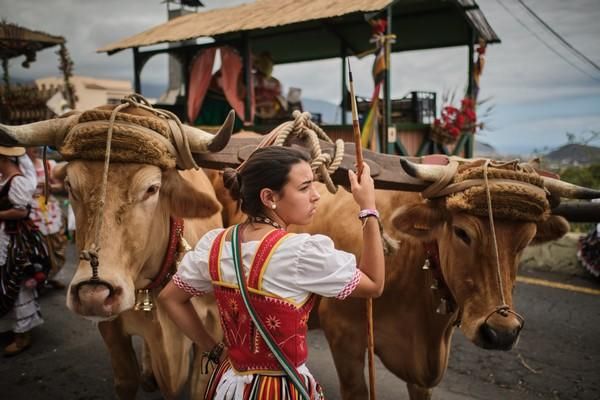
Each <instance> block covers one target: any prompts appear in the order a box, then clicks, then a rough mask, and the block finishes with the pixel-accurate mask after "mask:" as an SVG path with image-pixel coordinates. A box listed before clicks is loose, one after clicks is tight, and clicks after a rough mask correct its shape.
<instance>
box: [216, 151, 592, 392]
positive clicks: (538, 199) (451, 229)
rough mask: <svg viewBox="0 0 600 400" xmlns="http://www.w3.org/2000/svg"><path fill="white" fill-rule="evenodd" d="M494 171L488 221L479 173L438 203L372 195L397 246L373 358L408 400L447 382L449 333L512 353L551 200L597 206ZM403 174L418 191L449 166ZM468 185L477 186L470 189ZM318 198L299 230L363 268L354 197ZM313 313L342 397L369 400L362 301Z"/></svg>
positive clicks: (323, 305) (566, 187)
mask: <svg viewBox="0 0 600 400" xmlns="http://www.w3.org/2000/svg"><path fill="white" fill-rule="evenodd" d="M497 167H498V168H490V171H491V172H490V174H491V175H490V179H491V178H492V177H493V175H494V174H496V178H499V180H490V181H489V182H488V184H489V185H491V186H490V187H491V197H492V200H493V201H494V203H493V206H492V211H493V215H492V216H493V220H490V218H489V215H488V211H487V196H486V195H485V183H484V180H483V176H482V173H483V168H484V167H483V164H482V163H481V162H476V163H475V164H474V165H471V166H470V167H469V166H468V165H467V166H462V167H460V168H461V174H462V175H461V176H462V177H463V178H461V179H462V180H468V181H470V182H471V186H469V187H467V189H466V190H465V191H462V192H459V193H458V195H457V194H456V193H455V194H454V195H453V194H444V193H441V195H439V196H434V198H432V199H429V200H424V199H423V197H422V196H421V195H420V194H419V193H409V192H401V191H393V190H379V191H377V208H378V209H379V211H380V213H381V222H382V227H383V231H384V232H385V233H386V235H387V236H388V238H389V239H391V242H395V245H393V246H390V249H389V251H388V252H387V255H386V260H385V261H386V283H385V289H384V292H383V295H382V296H381V297H379V298H377V299H374V301H373V319H374V342H375V353H376V354H377V356H378V357H379V358H380V359H381V361H382V362H383V364H384V365H385V367H386V368H387V369H389V370H390V371H391V372H392V373H394V374H395V375H396V376H398V377H399V378H401V379H402V380H404V381H405V382H406V384H407V389H408V392H409V396H410V399H411V400H426V399H430V398H431V395H432V390H433V388H434V387H435V386H436V385H438V384H439V383H440V381H441V380H442V378H443V376H444V373H445V371H446V368H447V365H448V359H449V356H450V343H451V338H452V335H453V333H454V332H455V330H456V329H457V328H460V330H462V332H463V333H464V334H465V336H466V337H467V338H468V339H469V340H470V341H471V342H472V343H474V344H475V345H477V346H479V347H481V348H483V349H492V350H510V349H511V348H512V347H513V346H514V345H515V343H516V342H517V340H518V338H519V333H520V332H521V329H522V328H523V326H524V319H523V317H521V316H520V315H519V314H518V313H517V312H516V311H515V310H514V309H513V296H512V295H513V290H514V284H515V278H516V273H517V267H518V263H519V258H520V256H521V253H522V251H523V250H524V249H525V247H527V246H528V245H529V244H532V243H542V242H546V241H550V240H554V239H557V238H559V237H561V236H562V235H564V234H565V233H566V232H567V231H568V229H569V225H568V223H567V221H566V220H565V219H564V218H562V217H559V216H554V215H551V214H550V204H549V202H548V200H549V199H550V200H552V198H556V197H561V196H562V197H571V198H591V197H598V195H599V194H598V192H596V191H591V190H588V189H585V188H579V187H576V186H573V185H570V184H568V183H566V182H561V181H559V180H556V179H550V178H542V177H540V176H538V175H537V174H536V173H531V171H530V169H529V168H526V169H527V170H529V171H519V170H520V169H521V166H520V165H516V164H514V165H512V169H511V168H510V167H511V166H510V165H508V168H507V165H499V166H497ZM469 168H470V169H469ZM405 169H406V170H408V171H409V172H410V173H411V174H413V175H414V176H417V177H419V178H421V179H423V180H425V181H437V180H439V178H440V176H442V175H444V174H447V171H445V170H444V169H447V168H446V167H437V166H436V167H433V168H428V167H427V166H419V165H410V164H408V163H405ZM521 172H524V173H521ZM486 173H487V172H486ZM469 174H472V175H473V176H475V178H473V177H471V178H469V179H467V178H468V177H469ZM478 174H479V175H478ZM519 174H521V176H520V177H519ZM209 176H210V177H211V180H212V182H213V184H214V185H215V189H216V193H217V196H218V197H219V199H220V201H221V202H222V203H223V206H224V207H223V213H224V215H223V219H224V221H225V222H226V224H234V223H238V222H241V221H243V220H244V215H242V214H241V212H240V211H239V208H238V207H237V206H236V205H235V204H233V203H232V200H231V198H229V196H228V194H227V192H226V190H225V189H224V188H223V186H222V184H221V182H220V179H219V176H218V174H217V173H212V174H209ZM465 176H466V177H467V178H464V177H465ZM507 177H508V178H507ZM504 178H507V179H506V181H507V182H508V183H507V182H505V180H504ZM510 178H512V181H511V179H510ZM455 180H456V179H455ZM474 181H475V183H473V182H474ZM511 182H512V183H511ZM464 185H465V184H463V186H464ZM511 185H513V186H515V187H514V188H512V189H511V188H510V186H511ZM467 186H468V185H467ZM525 189H527V190H529V191H530V193H526V192H527V190H525ZM511 190H512V192H511ZM320 192H321V200H320V203H319V206H318V211H317V215H316V216H315V219H314V222H313V223H312V224H311V225H310V226H307V227H296V228H295V230H296V231H302V232H309V233H321V234H326V235H328V236H330V237H331V238H332V239H333V240H334V242H335V244H336V247H337V248H340V249H342V250H345V251H349V252H352V253H354V254H356V256H357V257H360V248H361V246H360V243H361V237H362V234H361V227H360V223H359V221H358V220H357V219H356V215H357V213H358V211H359V210H358V209H357V207H356V205H355V203H354V202H353V201H352V196H351V194H350V193H348V192H347V191H345V190H339V191H338V192H337V194H335V195H332V194H330V193H329V192H327V190H326V189H325V187H324V186H321V188H320ZM503 192H504V193H503ZM469 196H470V197H471V198H470V199H469ZM450 198H451V200H449V199H450ZM492 223H493V224H494V226H493V227H494V229H492V225H491V224H492ZM494 238H495V239H494ZM496 249H497V253H496ZM496 254H497V256H496ZM314 310H317V313H318V317H319V323H320V326H321V327H322V328H323V330H324V332H325V335H326V337H327V340H328V342H329V345H330V348H331V351H332V354H333V358H334V361H335V365H336V369H337V373H338V377H339V381H340V387H341V391H342V398H343V399H345V400H349V399H365V398H367V392H368V391H367V385H366V382H365V378H364V367H365V363H364V361H365V349H366V346H367V337H366V334H365V329H364V327H365V326H366V311H365V312H357V310H366V309H365V302H364V301H361V300H360V299H347V300H344V301H339V300H335V299H321V301H320V304H319V306H318V307H315V309H314Z"/></svg>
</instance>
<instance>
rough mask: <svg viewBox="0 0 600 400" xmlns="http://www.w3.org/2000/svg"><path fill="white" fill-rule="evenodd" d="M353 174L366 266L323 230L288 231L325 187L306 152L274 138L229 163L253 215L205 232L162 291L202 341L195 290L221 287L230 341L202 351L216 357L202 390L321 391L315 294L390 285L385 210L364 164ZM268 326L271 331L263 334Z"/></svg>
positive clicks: (215, 393)
mask: <svg viewBox="0 0 600 400" xmlns="http://www.w3.org/2000/svg"><path fill="white" fill-rule="evenodd" d="M349 179H350V183H351V189H352V194H353V196H354V199H355V201H356V202H357V204H358V205H359V207H360V209H361V210H362V211H361V212H360V214H359V215H358V217H359V218H360V219H361V220H362V223H363V249H362V259H361V264H360V266H359V265H357V261H356V258H355V256H354V255H353V254H350V253H346V252H344V251H340V250H337V249H336V248H335V247H334V244H333V242H332V240H331V239H330V238H328V237H326V236H323V235H309V234H290V233H288V232H287V231H286V228H287V227H288V226H289V225H291V224H294V225H306V224H309V223H310V222H311V221H312V219H313V216H314V215H315V212H316V209H317V203H318V201H319V197H320V196H319V193H318V192H317V189H316V187H315V184H314V176H313V172H312V170H311V167H310V165H309V163H308V158H307V156H306V155H305V154H304V153H302V152H300V151H298V150H294V149H290V148H285V147H268V148H264V149H259V150H257V151H256V152H254V153H253V155H252V156H250V157H249V159H248V160H247V162H246V163H245V164H244V165H243V166H242V167H241V168H240V170H239V172H238V171H235V170H225V172H224V183H225V186H226V187H227V188H228V189H229V190H230V193H231V195H232V196H233V198H234V199H237V200H240V202H241V208H242V211H244V212H245V213H246V214H247V215H248V220H247V222H245V223H243V224H241V225H236V226H235V227H231V228H229V229H227V230H224V229H216V230H213V231H211V232H208V233H207V234H206V235H205V236H204V237H203V238H202V239H201V240H200V241H199V242H198V244H197V245H196V248H195V250H194V251H191V252H189V253H188V254H187V255H186V256H185V257H184V258H183V260H182V262H181V264H180V266H179V269H178V272H177V274H176V275H175V276H174V277H173V280H172V281H171V282H170V283H169V284H168V285H167V286H166V287H165V289H164V290H163V291H162V293H161V295H160V301H161V302H162V304H163V305H164V306H165V307H166V308H167V311H168V312H169V315H170V316H171V318H172V319H173V321H175V322H176V323H177V325H178V326H179V327H180V328H181V329H182V330H183V332H185V334H186V335H187V336H189V337H190V338H191V339H192V340H193V341H194V342H196V343H198V344H201V345H202V346H203V347H205V348H206V345H207V343H208V344H214V341H213V339H212V338H211V337H210V336H209V335H208V334H207V332H206V330H205V328H204V326H203V325H202V323H201V321H200V319H199V318H198V317H197V314H196V313H195V312H194V311H193V308H192V305H191V303H190V299H191V297H192V296H198V295H202V294H204V293H208V292H214V294H215V297H216V299H217V304H218V307H219V313H220V317H221V325H222V328H223V331H224V334H225V344H224V345H223V344H215V347H214V348H213V350H211V351H210V352H206V353H205V356H206V357H207V358H208V359H209V360H210V361H213V362H215V363H218V365H217V367H216V368H215V369H214V371H213V373H212V376H211V380H210V382H209V385H208V388H207V392H206V397H205V398H206V399H259V400H267V399H269V400H277V399H299V398H301V395H300V393H302V390H304V395H303V396H302V397H305V398H306V397H308V398H310V399H322V398H323V394H322V391H321V389H320V386H319V385H318V383H317V382H316V380H315V379H314V378H313V376H312V375H311V373H310V371H309V370H308V368H307V367H306V365H305V362H306V359H307V355H308V354H307V343H306V333H307V320H308V316H309V312H310V310H311V308H312V305H313V302H314V300H315V295H320V296H326V297H335V298H338V299H344V298H346V297H348V296H356V297H377V296H379V295H380V294H381V292H382V291H383V286H384V256H383V247H382V243H381V237H380V233H379V224H378V218H379V215H378V213H377V211H376V210H375V191H374V187H373V180H372V179H371V176H370V174H369V167H368V165H365V166H364V171H363V173H362V176H361V179H360V183H359V180H358V179H357V176H356V175H355V174H354V173H353V172H352V171H350V173H349ZM344 223H347V221H344ZM356 223H357V224H358V223H361V222H360V221H359V220H358V219H357V221H356ZM236 239H237V240H236ZM236 242H237V243H236ZM232 244H233V246H232ZM236 269H237V271H238V272H237V274H236ZM240 277H243V278H240ZM238 279H243V280H238ZM238 283H241V285H240V284H238ZM246 289H247V290H246ZM247 303H250V305H251V307H250V308H251V309H253V310H250V311H249V309H248V308H247ZM252 318H255V319H256V320H253V319H252ZM261 325H262V328H261ZM265 331H267V332H268V333H265ZM263 335H264V336H263ZM265 336H270V339H269V338H267V340H266V341H265V339H264V337H265ZM270 342H272V343H270ZM223 349H225V351H224V350H223ZM225 353H227V355H226V356H225ZM298 381H299V382H300V383H299V384H298ZM294 382H295V383H294ZM299 386H302V388H300V387H299Z"/></svg>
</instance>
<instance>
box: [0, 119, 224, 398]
mask: <svg viewBox="0 0 600 400" xmlns="http://www.w3.org/2000/svg"><path fill="white" fill-rule="evenodd" d="M137 112H138V113H139V112H141V113H142V114H144V112H142V111H139V110H138V111H137ZM56 121H57V120H52V121H47V122H48V123H51V124H53V125H51V126H50V128H48V127H45V128H44V127H43V126H42V127H40V125H29V126H22V127H7V126H2V125H0V141H2V142H3V143H6V142H8V143H7V144H14V142H15V141H16V142H18V143H21V144H25V145H41V144H55V143H53V141H52V137H49V138H45V139H43V138H39V137H37V136H35V139H32V137H33V135H32V134H31V132H33V131H36V132H40V131H43V130H44V129H46V131H49V132H50V133H52V132H55V131H59V130H60V129H59V128H57V127H56V124H57V122H56ZM230 122H231V121H228V122H227V126H224V127H223V128H222V131H224V132H222V133H224V135H225V136H227V135H229V134H230V132H231V126H230V125H231V124H230ZM37 124H41V123H37ZM65 125H67V124H65ZM61 129H62V128H61ZM186 129H188V128H187V127H186ZM191 134H194V133H193V132H192V133H191ZM191 134H190V135H191ZM7 136H8V137H7ZM50 136H52V135H50ZM196 136H197V139H198V141H201V142H202V141H203V142H204V144H203V145H202V146H199V147H200V148H202V149H204V150H203V151H206V144H207V143H210V141H209V140H210V137H206V134H203V135H201V136H198V135H196ZM221 136H222V135H221ZM221 136H219V137H221ZM11 140H12V141H11ZM190 142H192V139H190ZM215 142H216V141H215ZM225 143H226V140H225ZM223 145H224V144H220V145H218V147H222V146H223ZM57 147H59V146H58V145H57ZM208 147H209V148H210V147H211V146H210V145H209V146H208ZM192 151H194V150H192ZM64 172H65V174H66V180H65V181H66V186H67V188H68V191H69V195H70V201H71V204H72V206H73V210H74V213H75V217H76V221H77V226H76V243H77V248H78V250H79V251H81V250H82V249H88V248H90V245H91V243H92V242H93V241H94V230H95V228H96V224H97V223H98V221H96V220H95V213H96V211H97V209H98V207H99V206H100V205H99V193H100V184H99V183H100V182H101V181H102V173H103V162H98V161H86V160H75V161H71V162H69V164H68V165H67V166H66V171H64ZM220 210H221V206H220V204H219V203H218V202H217V200H216V197H215V193H214V190H213V188H212V186H211V184H210V182H209V181H208V179H207V177H206V175H205V174H204V172H203V171H201V170H198V171H184V172H179V171H177V170H176V169H175V168H171V169H166V170H161V169H160V168H158V167H157V166H154V165H149V164H134V163H130V164H128V163H111V164H110V168H109V174H108V188H107V193H106V199H105V205H104V211H103V219H102V225H101V230H100V251H99V262H100V265H99V267H98V276H99V278H100V279H101V280H102V281H104V282H105V284H97V283H94V282H91V281H90V278H91V275H92V271H91V268H90V264H89V262H88V261H85V260H81V261H80V262H79V265H78V267H77V270H76V272H75V275H74V276H73V279H72V281H71V283H70V286H69V290H68V294H67V306H68V308H69V309H71V310H72V311H73V312H75V313H77V314H79V315H82V316H84V317H86V318H88V319H90V320H93V321H97V322H99V323H98V328H99V330H100V333H101V335H102V338H103V339H104V342H105V344H106V346H107V349H108V351H109V353H110V357H111V363H112V367H113V371H114V385H115V390H116V393H117V395H118V397H119V398H120V399H134V398H135V395H136V392H137V390H138V387H139V385H140V383H141V384H147V385H148V386H150V387H151V386H152V384H153V379H156V383H158V386H159V388H160V391H161V393H162V395H163V396H164V398H166V399H173V398H175V397H176V396H177V395H178V394H179V393H180V392H181V390H182V389H183V386H184V384H185V383H186V382H188V381H189V382H190V394H191V396H192V398H201V397H202V395H203V392H204V386H205V382H204V380H205V379H206V375H201V374H200V370H201V368H200V357H199V356H198V357H196V358H195V360H193V367H192V368H193V369H192V370H190V361H191V359H190V349H191V345H192V344H191V341H190V340H189V339H187V338H186V337H185V336H184V335H183V334H182V333H181V331H180V330H179V329H178V328H177V327H176V326H175V324H174V323H173V322H172V321H171V320H170V318H168V316H167V315H166V313H165V312H164V311H163V310H162V309H161V307H160V305H159V304H157V302H156V301H155V310H154V311H153V312H151V313H145V312H143V311H134V310H132V308H133V306H134V301H135V298H134V297H135V290H136V289H138V288H143V287H144V286H146V285H147V284H148V283H150V282H151V280H152V279H153V278H154V277H155V276H156V275H157V274H158V272H159V270H160V267H161V264H162V260H163V258H164V255H165V253H166V248H167V243H168V236H169V218H170V217H182V218H185V226H184V227H185V230H184V234H183V236H184V238H185V239H186V240H187V242H188V243H190V244H192V245H193V244H195V243H196V241H197V240H198V239H199V238H200V237H201V236H202V235H203V234H204V233H205V232H206V231H208V230H210V229H213V228H216V227H219V226H222V221H221V215H220V213H219V211H220ZM194 306H195V308H196V310H197V312H198V313H199V315H200V316H201V318H202V319H203V320H204V322H205V324H206V326H207V327H208V329H209V331H211V332H212V333H213V334H214V335H215V337H220V335H221V333H220V326H219V324H218V319H217V318H218V314H217V310H216V307H215V303H214V299H213V298H212V297H210V296H203V297H202V298H195V299H194ZM133 335H138V336H141V337H142V338H143V340H144V344H145V347H144V350H148V349H149V352H148V351H145V352H144V355H143V359H142V364H143V366H142V371H141V372H142V373H141V374H140V367H139V366H138V361H137V358H136V354H135V351H134V348H133V346H132V336H133ZM205 350H207V349H196V351H195V352H194V353H195V354H198V355H199V354H201V353H202V351H205Z"/></svg>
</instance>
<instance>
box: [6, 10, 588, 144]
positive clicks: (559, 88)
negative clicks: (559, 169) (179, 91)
mask: <svg viewBox="0 0 600 400" xmlns="http://www.w3.org/2000/svg"><path fill="white" fill-rule="evenodd" d="M242 2H244V1H241V0H238V1H235V0H231V1H228V0H203V3H204V4H205V5H207V6H208V7H209V8H214V7H223V6H228V5H235V4H239V3H242ZM477 2H478V4H479V5H480V7H481V9H482V10H483V12H484V13H485V16H486V17H487V19H488V21H489V22H490V24H491V26H492V27H493V28H494V30H495V31H496V33H497V34H498V35H499V36H500V38H501V39H502V43H501V44H499V45H493V46H490V47H489V48H488V52H487V65H486V68H485V71H484V74H483V77H482V83H481V85H482V90H481V93H480V98H488V99H489V102H488V104H492V105H494V110H493V111H492V112H491V114H490V115H489V116H487V117H486V118H485V122H486V123H487V126H488V129H486V130H485V131H484V132H482V133H481V134H480V140H481V141H484V142H487V143H490V144H491V145H493V146H494V147H496V148H497V149H498V150H500V151H502V152H509V153H521V154H527V153H529V152H532V151H533V150H534V149H538V150H541V149H543V148H555V147H558V146H560V145H561V144H563V143H565V142H566V133H567V132H570V133H573V134H575V135H576V137H577V138H580V139H582V140H583V139H586V138H588V137H590V136H591V135H592V132H600V71H599V70H598V69H596V68H595V67H594V66H592V65H590V64H589V63H586V62H585V61H583V60H581V58H578V57H577V56H576V55H574V54H573V53H572V52H569V51H568V50H566V48H565V47H564V46H562V45H561V44H560V42H559V41H558V40H557V39H556V38H555V37H553V36H552V35H551V34H550V33H549V32H548V31H547V30H545V29H543V28H542V27H541V25H540V24H538V23H536V22H535V21H534V20H533V18H532V17H531V16H530V15H529V14H527V12H526V11H525V9H524V8H523V7H522V6H521V5H520V4H519V2H518V1H517V0H479V1H477ZM524 3H525V4H527V5H528V6H529V7H530V8H531V9H532V10H534V11H535V12H536V13H537V14H538V15H539V16H540V17H541V18H542V19H543V20H544V21H545V22H546V23H548V25H550V26H551V27H552V29H554V30H555V31H556V32H557V33H559V34H560V35H561V36H562V37H563V38H564V39H565V40H566V41H568V42H569V43H570V44H571V45H573V46H574V47H575V48H576V49H577V50H579V51H580V52H581V53H583V54H584V55H585V56H587V57H588V58H589V59H591V61H592V62H594V63H595V64H596V65H600V24H599V23H598V21H600V0H570V1H564V0H524ZM166 15H167V12H166V5H165V4H164V3H162V2H161V0H119V1H117V0H85V1H82V0H81V1H74V0H45V1H39V0H19V1H14V0H0V18H2V19H5V20H7V21H9V22H13V23H17V24H20V25H23V26H25V27H28V28H31V29H36V30H41V31H44V32H47V33H50V34H55V35H61V36H64V37H65V38H66V39H67V46H68V49H69V51H70V53H71V57H72V59H73V60H74V63H75V74H77V75H84V76H94V77H104V78H113V79H129V80H131V79H132V71H133V67H132V64H133V62H132V59H133V55H132V52H131V50H126V51H122V52H119V53H117V54H115V55H113V56H107V55H106V54H103V53H102V54H97V53H96V52H95V50H96V49H97V48H99V47H101V46H104V45H106V44H109V43H112V42H114V41H117V40H119V39H122V38H124V37H127V36H131V35H133V34H136V33H139V32H141V31H144V30H146V29H149V28H151V27H153V26H155V25H158V24H160V23H162V22H164V21H165V20H166ZM519 21H521V22H522V23H524V24H525V25H526V26H527V27H528V28H529V30H527V29H526V28H525V27H523V25H522V24H520V23H519ZM536 36H537V37H536ZM538 37H539V38H541V39H542V40H540V39H538ZM399 40H401V38H399ZM54 51H55V50H53V49H48V50H45V51H43V52H41V53H39V54H38V60H37V62H36V63H34V64H32V66H31V67H30V68H29V69H23V68H22V67H21V65H20V64H21V60H20V59H14V60H12V61H11V64H10V71H11V75H12V76H14V77H18V78H21V79H35V78H39V77H43V76H49V75H57V73H58V70H57V64H58V63H57V56H56V55H55V53H54ZM557 53H558V54H557ZM351 62H352V67H353V70H355V76H365V77H366V76H370V72H369V70H370V67H371V63H372V60H371V59H363V60H352V61H351ZM572 64H574V65H572ZM339 69H340V62H339V60H327V61H321V62H309V63H301V64H295V65H282V66H276V67H275V70H274V75H275V76H276V77H277V78H278V79H279V80H280V81H281V82H282V83H283V85H284V92H286V91H287V87H289V86H295V87H300V88H302V91H303V92H302V93H303V96H304V97H305V98H313V99H319V100H325V101H329V102H332V103H339V101H340V91H341V89H340V79H339ZM392 71H393V73H392V94H393V96H394V97H401V96H403V95H404V94H406V93H407V92H410V91H411V90H424V91H435V92H437V93H438V95H439V96H442V95H443V93H448V92H456V93H462V91H463V90H464V87H465V85H466V71H467V50H466V47H461V48H448V49H437V50H428V51H419V52H404V53H396V54H394V55H393V57H392ZM356 80H357V82H356V92H357V94H358V95H362V96H365V97H367V96H369V94H370V92H371V90H372V83H371V82H370V80H369V79H361V80H359V79H356ZM144 82H149V83H152V84H163V85H165V86H166V68H165V62H164V61H161V60H155V59H153V60H151V61H150V62H149V63H148V64H146V67H145V69H144V71H143V73H142V83H144ZM591 144H594V145H597V146H600V138H599V139H596V141H595V142H592V143H591Z"/></svg>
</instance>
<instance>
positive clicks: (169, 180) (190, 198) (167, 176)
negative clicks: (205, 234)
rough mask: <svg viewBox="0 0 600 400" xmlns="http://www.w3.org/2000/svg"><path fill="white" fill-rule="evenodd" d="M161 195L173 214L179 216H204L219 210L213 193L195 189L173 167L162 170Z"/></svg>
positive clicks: (219, 205) (219, 206)
mask: <svg viewBox="0 0 600 400" xmlns="http://www.w3.org/2000/svg"><path fill="white" fill-rule="evenodd" d="M160 191H161V195H162V196H163V197H164V198H165V199H166V201H167V202H168V204H169V209H170V210H171V212H172V213H173V215H175V216H177V217H181V218H206V217H210V216H212V215H214V214H216V213H219V212H221V204H220V203H219V202H218V201H217V199H216V196H215V195H214V194H212V195H211V194H210V193H205V192H201V191H199V190H197V189H196V188H195V187H194V186H193V185H192V184H190V182H188V181H187V180H185V179H183V178H182V177H181V175H179V173H178V172H177V171H176V170H175V169H169V170H167V171H165V172H163V183H162V187H161V189H160Z"/></svg>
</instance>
